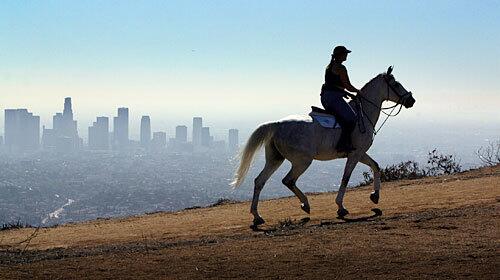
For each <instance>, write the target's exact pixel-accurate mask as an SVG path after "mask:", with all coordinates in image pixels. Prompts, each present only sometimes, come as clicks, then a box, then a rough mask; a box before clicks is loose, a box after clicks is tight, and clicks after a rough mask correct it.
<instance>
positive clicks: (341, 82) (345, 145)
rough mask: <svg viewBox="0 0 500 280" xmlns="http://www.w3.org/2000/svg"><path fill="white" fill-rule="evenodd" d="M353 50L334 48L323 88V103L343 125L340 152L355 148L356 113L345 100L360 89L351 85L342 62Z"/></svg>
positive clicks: (338, 145)
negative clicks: (353, 137) (353, 136)
mask: <svg viewBox="0 0 500 280" xmlns="http://www.w3.org/2000/svg"><path fill="white" fill-rule="evenodd" d="M350 52H351V51H350V50H348V49H347V48H346V47H344V46H336V47H335V48H334V49H333V54H332V59H331V61H330V64H328V66H327V67H326V70H325V83H324V84H323V86H322V88H321V104H322V105H323V107H324V108H325V109H326V110H327V111H329V112H331V113H333V114H334V115H335V117H337V119H338V121H339V123H340V125H341V126H342V133H341V135H340V139H339V142H338V144H337V150H338V151H339V152H351V151H352V150H354V148H353V146H352V144H351V133H352V131H353V130H354V127H355V125H356V113H355V112H354V110H353V109H352V108H351V106H349V104H347V102H346V101H345V100H344V97H347V96H348V95H349V93H347V92H346V90H348V91H350V92H356V93H360V90H359V89H357V88H355V87H354V86H353V85H351V82H350V81H349V75H348V74H347V69H346V67H345V66H344V65H342V62H344V61H346V59H347V54H348V53H350Z"/></svg>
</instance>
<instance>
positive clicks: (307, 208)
mask: <svg viewBox="0 0 500 280" xmlns="http://www.w3.org/2000/svg"><path fill="white" fill-rule="evenodd" d="M300 208H301V209H302V210H303V211H304V212H306V213H307V214H311V207H310V206H309V204H304V203H302V204H301V205H300Z"/></svg>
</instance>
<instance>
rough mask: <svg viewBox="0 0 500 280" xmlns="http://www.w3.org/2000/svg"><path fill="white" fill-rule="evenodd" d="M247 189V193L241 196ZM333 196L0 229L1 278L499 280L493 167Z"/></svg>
mask: <svg viewBox="0 0 500 280" xmlns="http://www.w3.org/2000/svg"><path fill="white" fill-rule="evenodd" d="M248 191H249V192H251V191H252V190H248ZM370 192H371V187H364V188H359V189H354V190H349V191H348V192H347V194H346V200H345V205H346V207H347V208H348V209H349V211H350V212H351V214H350V215H349V219H347V220H339V219H337V218H335V217H336V214H335V213H336V210H337V209H336V206H335V204H334V201H335V199H334V198H335V193H325V194H311V195H309V200H310V203H311V208H312V209H311V215H307V214H305V213H304V212H302V211H301V210H300V207H299V205H300V203H299V201H298V200H297V199H296V198H295V197H291V198H283V199H275V200H268V201H263V202H261V204H260V212H261V215H262V216H263V217H264V219H266V221H267V223H266V224H265V225H264V226H262V227H260V228H259V229H258V230H257V231H252V230H251V229H250V228H249V225H250V223H251V221H252V217H251V215H250V214H249V203H248V202H242V203H234V204H226V205H221V206H217V207H210V208H203V209H192V210H185V211H181V212H176V213H156V214H149V215H144V216H139V217H130V218H125V219H110V220H97V221H92V222H86V223H79V224H69V225H64V226H59V227H55V228H41V229H33V228H31V229H30V228H28V229H17V230H7V231H0V278H2V279H32V278H38V279H81V278H87V279H117V278H119V279H122V278H127V279H224V278H244V279H261V278H263V279H457V278H458V279H464V278H465V279H499V278H500V268H499V267H500V257H499V249H500V246H499V245H500V243H499V241H500V240H499V239H500V234H499V233H500V232H499V219H498V218H499V214H500V212H499V202H500V166H496V167H493V168H483V169H479V170H473V171H468V172H464V173H461V174H457V175H453V176H442V177H436V178H425V179H421V180H411V181H399V182H393V183H383V184H382V193H381V201H380V204H379V205H377V206H376V207H378V208H379V209H381V210H382V211H383V214H382V216H377V215H376V214H374V212H371V209H372V208H373V207H374V205H373V204H372V203H371V202H370V200H369V193H370Z"/></svg>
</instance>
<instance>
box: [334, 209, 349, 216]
mask: <svg viewBox="0 0 500 280" xmlns="http://www.w3.org/2000/svg"><path fill="white" fill-rule="evenodd" d="M348 214H349V211H347V209H345V208H342V209H339V210H338V211H337V215H338V216H339V218H344V217H345V216H346V215H348Z"/></svg>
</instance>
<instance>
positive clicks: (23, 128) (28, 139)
mask: <svg viewBox="0 0 500 280" xmlns="http://www.w3.org/2000/svg"><path fill="white" fill-rule="evenodd" d="M4 129H5V132H4V135H5V146H6V148H7V149H8V150H10V151H13V152H22V151H27V150H36V149H38V148H39V145H40V117H39V116H34V115H33V113H30V112H28V110H27V109H6V110H5V124H4Z"/></svg>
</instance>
